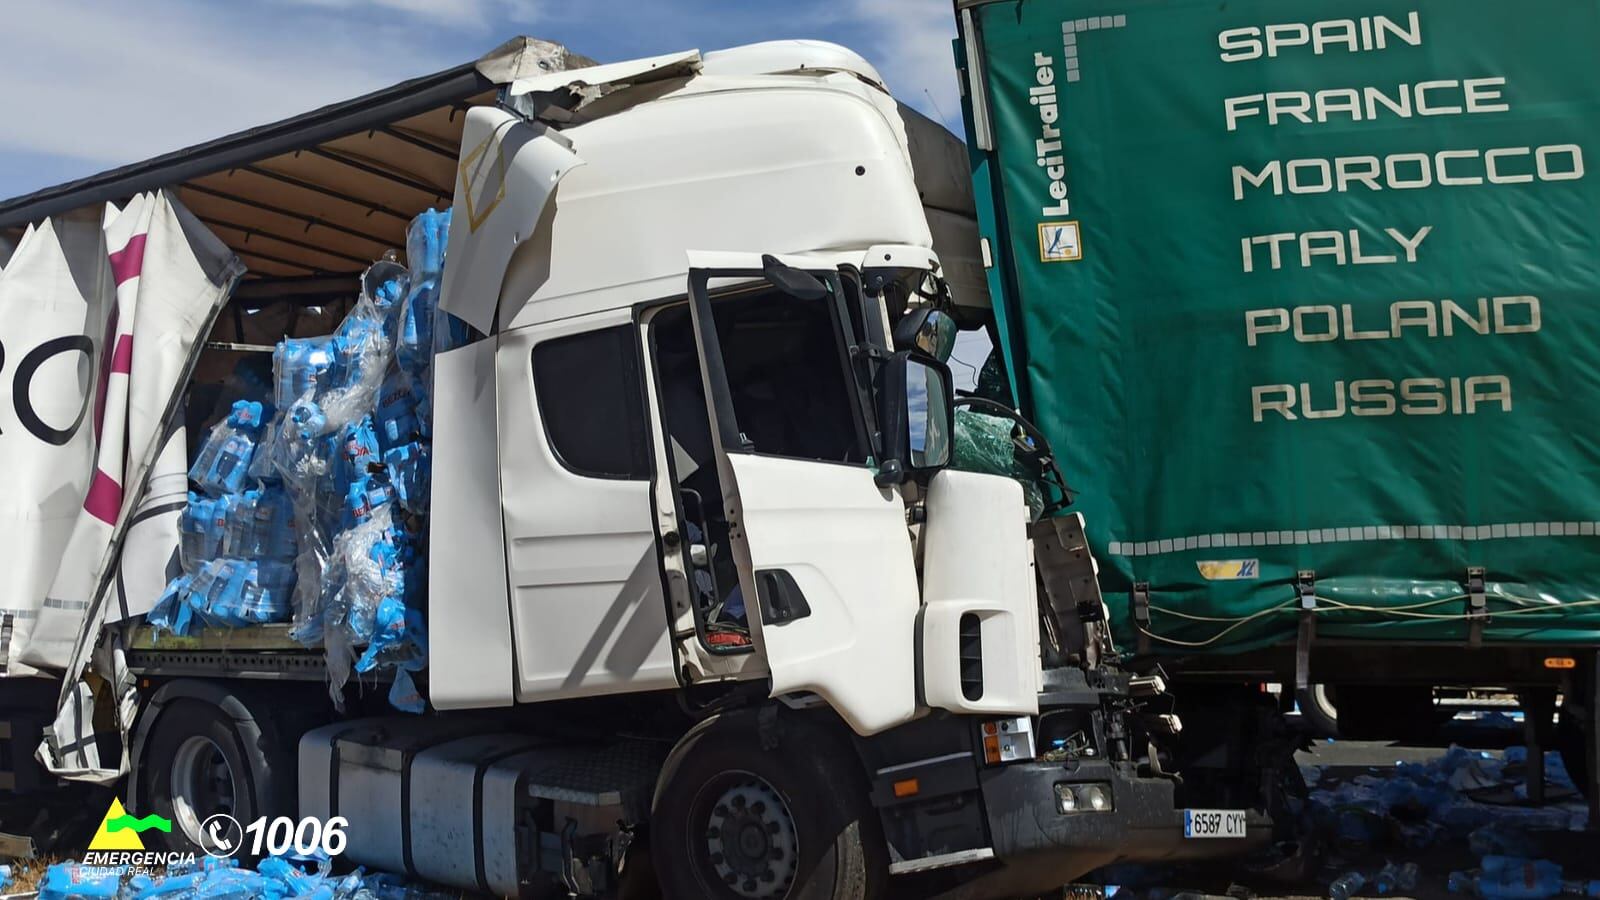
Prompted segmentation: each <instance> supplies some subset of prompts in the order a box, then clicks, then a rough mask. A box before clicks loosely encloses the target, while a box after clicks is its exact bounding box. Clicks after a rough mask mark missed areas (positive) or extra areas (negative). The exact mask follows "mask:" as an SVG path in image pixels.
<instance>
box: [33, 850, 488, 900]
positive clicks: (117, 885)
mask: <svg viewBox="0 0 1600 900" xmlns="http://www.w3.org/2000/svg"><path fill="white" fill-rule="evenodd" d="M332 868H333V867H332V865H331V863H330V862H329V860H328V859H327V858H326V857H321V858H297V859H291V858H288V857H269V858H268V859H264V860H262V861H261V864H260V865H259V866H257V867H256V868H255V869H248V868H243V867H240V866H239V865H238V862H237V860H232V859H223V860H217V859H205V860H203V861H201V862H197V863H179V864H175V865H172V866H169V867H168V868H167V870H166V873H165V874H163V875H150V874H142V873H141V874H131V875H130V873H129V870H128V867H126V866H86V865H83V864H81V863H78V862H72V861H69V862H62V863H56V864H55V865H53V866H51V867H50V868H49V869H47V870H46V871H45V875H44V879H43V880H42V881H41V882H40V884H39V895H38V900H252V898H268V900H280V898H288V897H296V898H305V900H434V898H440V900H442V898H453V897H456V896H457V895H456V894H454V893H439V892H434V891H432V890H429V889H428V888H425V887H421V886H417V885H410V884H407V883H406V881H405V880H404V879H402V878H401V877H400V876H398V875H390V874H387V873H375V874H367V873H366V872H365V871H363V870H362V869H356V870H355V871H354V872H352V873H350V874H348V875H342V876H335V875H333V874H331V873H332Z"/></svg>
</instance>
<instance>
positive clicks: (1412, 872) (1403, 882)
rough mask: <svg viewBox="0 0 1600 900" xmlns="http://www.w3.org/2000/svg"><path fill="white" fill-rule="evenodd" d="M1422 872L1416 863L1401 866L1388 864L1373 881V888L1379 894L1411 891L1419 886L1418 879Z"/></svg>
mask: <svg viewBox="0 0 1600 900" xmlns="http://www.w3.org/2000/svg"><path fill="white" fill-rule="evenodd" d="M1420 874H1421V871H1420V869H1419V867H1418V866H1417V864H1416V863H1414V862H1408V863H1402V864H1401V865H1398V866H1397V865H1395V864H1394V863H1392V862H1391V863H1386V864H1385V865H1384V867H1383V869H1382V870H1381V871H1379V872H1378V874H1377V876H1376V877H1374V878H1373V879H1372V887H1373V889H1374V890H1376V891H1377V892H1378V893H1379V894H1385V895H1387V894H1393V893H1395V892H1396V891H1409V890H1413V889H1415V888H1416V886H1417V877H1418V876H1419V875H1420Z"/></svg>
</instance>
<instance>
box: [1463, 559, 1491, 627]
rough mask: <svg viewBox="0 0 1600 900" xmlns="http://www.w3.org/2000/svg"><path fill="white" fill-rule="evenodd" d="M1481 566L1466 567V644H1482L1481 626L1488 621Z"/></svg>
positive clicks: (1485, 592) (1487, 603)
mask: <svg viewBox="0 0 1600 900" xmlns="http://www.w3.org/2000/svg"><path fill="white" fill-rule="evenodd" d="M1484 574H1485V573H1484V569H1483V567H1482V566H1469V567H1468V568H1467V645H1468V646H1471V647H1481V646H1483V626H1484V625H1486V624H1488V622H1489V601H1488V597H1487V596H1486V594H1487V591H1486V590H1485V584H1484Z"/></svg>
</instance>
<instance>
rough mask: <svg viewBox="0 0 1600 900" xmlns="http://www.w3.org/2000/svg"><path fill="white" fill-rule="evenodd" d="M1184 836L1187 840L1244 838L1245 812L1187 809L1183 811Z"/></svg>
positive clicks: (1236, 810)
mask: <svg viewBox="0 0 1600 900" xmlns="http://www.w3.org/2000/svg"><path fill="white" fill-rule="evenodd" d="M1183 836H1184V837H1186V838H1242V837H1244V811H1243V810H1238V809H1186V810H1184V811H1183Z"/></svg>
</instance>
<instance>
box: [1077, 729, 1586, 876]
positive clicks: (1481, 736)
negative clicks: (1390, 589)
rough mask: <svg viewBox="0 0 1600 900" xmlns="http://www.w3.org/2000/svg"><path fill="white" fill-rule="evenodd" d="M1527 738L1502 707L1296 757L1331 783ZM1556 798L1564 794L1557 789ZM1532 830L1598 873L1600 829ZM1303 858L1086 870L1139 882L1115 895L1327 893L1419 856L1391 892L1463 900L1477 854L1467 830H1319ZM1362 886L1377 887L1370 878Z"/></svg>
mask: <svg viewBox="0 0 1600 900" xmlns="http://www.w3.org/2000/svg"><path fill="white" fill-rule="evenodd" d="M1522 743H1523V733H1522V728H1521V726H1520V724H1517V723H1514V722H1511V721H1509V720H1508V718H1507V717H1504V716H1492V717H1490V721H1488V722H1479V721H1465V720H1462V719H1457V720H1455V721H1452V722H1451V723H1449V724H1448V725H1446V726H1445V727H1443V728H1441V729H1440V731H1439V733H1438V735H1437V737H1436V739H1434V740H1431V741H1429V742H1428V743H1426V744H1401V743H1389V742H1378V741H1344V740H1337V741H1328V740H1318V741H1317V742H1316V743H1315V744H1314V745H1313V746H1312V747H1311V749H1310V750H1308V751H1304V752H1302V753H1300V754H1299V756H1298V759H1299V762H1300V764H1301V766H1302V767H1316V769H1317V770H1318V774H1319V775H1320V777H1319V778H1318V780H1317V783H1316V785H1315V787H1317V788H1322V789H1333V788H1336V787H1337V786H1338V785H1339V784H1341V783H1344V782H1347V781H1351V780H1353V779H1356V778H1359V777H1361V776H1368V780H1369V781H1370V780H1371V779H1374V778H1375V779H1381V780H1387V779H1389V778H1391V777H1392V776H1393V775H1394V773H1395V767H1396V765H1397V764H1398V763H1401V762H1405V763H1421V764H1425V763H1429V762H1432V761H1435V760H1438V759H1440V758H1441V757H1443V756H1444V754H1445V753H1446V752H1447V751H1448V749H1449V747H1450V746H1451V745H1457V746H1461V747H1466V748H1470V749H1474V750H1484V751H1488V752H1490V753H1494V754H1501V753H1502V752H1503V751H1504V750H1505V748H1507V747H1511V746H1518V745H1521V744H1522ZM1519 773H1520V769H1519V768H1518V767H1516V766H1512V767H1510V768H1508V770H1507V775H1508V776H1509V777H1510V778H1512V779H1515V778H1517V777H1518V775H1519ZM1504 799H1505V800H1507V801H1510V802H1511V804H1512V805H1524V806H1525V805H1526V804H1519V803H1518V802H1517V801H1515V800H1513V799H1512V798H1511V797H1510V796H1506V797H1505V798H1504ZM1552 799H1557V798H1556V797H1555V796H1554V795H1552ZM1528 837H1529V840H1530V842H1531V844H1532V848H1533V850H1534V851H1535V852H1534V853H1533V854H1531V856H1533V857H1536V858H1540V859H1546V860H1550V861H1552V862H1556V863H1558V864H1560V865H1561V866H1562V868H1563V878H1564V879H1567V880H1576V879H1597V878H1600V837H1597V834H1596V832H1595V831H1594V830H1592V829H1591V830H1589V831H1587V832H1572V831H1540V832H1529V833H1528ZM1300 859H1301V860H1303V863H1304V864H1303V865H1298V864H1297V865H1284V864H1281V863H1280V864H1279V865H1278V866H1276V867H1275V868H1272V869H1270V870H1268V871H1262V869H1263V868H1264V866H1262V865H1261V863H1262V861H1261V860H1248V859H1241V860H1228V861H1225V862H1217V863H1206V864H1197V865H1189V866H1182V867H1173V868H1167V869H1161V868H1149V869H1146V870H1143V871H1139V870H1129V869H1114V870H1112V871H1110V872H1103V873H1097V875H1096V876H1092V877H1091V878H1090V879H1088V880H1091V881H1100V882H1104V883H1116V880H1117V879H1121V880H1126V881H1131V882H1133V885H1131V886H1128V887H1124V888H1123V889H1122V890H1119V891H1118V893H1117V894H1116V895H1115V896H1116V897H1117V898H1118V900H1170V898H1180V900H1198V898H1199V897H1201V896H1211V897H1222V896H1232V897H1236V898H1260V900H1276V898H1312V897H1327V896H1328V890H1327V889H1328V885H1329V884H1330V883H1331V882H1332V881H1333V879H1334V878H1336V877H1338V876H1339V875H1341V874H1343V873H1344V872H1348V871H1352V870H1353V871H1359V872H1361V873H1362V874H1363V876H1364V877H1366V878H1368V879H1369V880H1370V879H1371V878H1372V877H1373V876H1374V875H1375V874H1376V873H1377V872H1378V871H1379V870H1380V869H1381V868H1382V867H1383V866H1384V864H1385V863H1387V862H1394V863H1396V864H1404V863H1406V862H1415V863H1417V865H1418V868H1419V870H1420V877H1419V879H1418V883H1417V886H1416V888H1415V889H1414V890H1409V891H1403V892H1398V893H1392V894H1389V895H1387V896H1388V897H1415V898H1419V900H1432V898H1456V900H1460V898H1461V897H1462V896H1463V895H1461V894H1452V893H1450V891H1449V889H1448V887H1447V881H1448V879H1449V876H1450V873H1451V872H1453V871H1467V870H1471V869H1475V868H1477V867H1478V865H1479V862H1478V857H1477V856H1475V855H1474V854H1473V853H1472V851H1471V849H1470V848H1469V846H1468V844H1467V841H1466V839H1465V838H1463V837H1453V838H1444V839H1441V840H1440V841H1439V842H1437V843H1435V844H1433V845H1431V846H1428V847H1425V848H1423V849H1409V848H1406V847H1404V846H1400V845H1399V844H1398V843H1397V842H1384V841H1378V842H1374V843H1370V844H1367V845H1365V846H1351V845H1349V844H1343V843H1341V844H1337V845H1336V844H1335V842H1334V841H1332V840H1328V839H1326V838H1325V837H1322V836H1316V835H1314V836H1313V837H1312V838H1311V840H1308V841H1307V842H1306V847H1305V855H1304V856H1303V857H1301V858H1300ZM1297 862H1298V861H1297ZM1297 869H1298V871H1297ZM1130 876H1131V877H1130ZM1184 895H1188V896H1184ZM1357 896H1368V897H1371V896H1378V895H1377V893H1376V892H1375V891H1374V890H1373V889H1372V887H1371V886H1370V884H1369V886H1368V887H1367V888H1365V889H1364V890H1363V891H1361V892H1360V893H1359V894H1358V895H1357Z"/></svg>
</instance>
